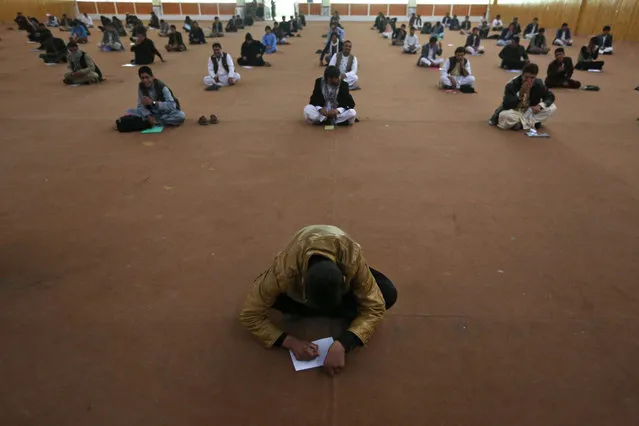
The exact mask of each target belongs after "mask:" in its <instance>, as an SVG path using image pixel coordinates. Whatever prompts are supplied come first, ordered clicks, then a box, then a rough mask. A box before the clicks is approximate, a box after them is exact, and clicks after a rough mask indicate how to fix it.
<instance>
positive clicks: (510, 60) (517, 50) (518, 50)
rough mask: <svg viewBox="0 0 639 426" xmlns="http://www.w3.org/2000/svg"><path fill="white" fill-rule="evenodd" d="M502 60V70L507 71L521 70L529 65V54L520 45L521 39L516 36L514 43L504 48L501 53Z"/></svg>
mask: <svg viewBox="0 0 639 426" xmlns="http://www.w3.org/2000/svg"><path fill="white" fill-rule="evenodd" d="M499 57H500V58H501V65H500V67H501V68H504V69H507V70H520V69H522V68H523V67H524V65H526V64H527V63H528V53H526V49H524V46H522V45H520V44H519V37H517V36H515V37H513V39H512V43H511V44H509V45H507V46H504V48H503V49H501V52H499Z"/></svg>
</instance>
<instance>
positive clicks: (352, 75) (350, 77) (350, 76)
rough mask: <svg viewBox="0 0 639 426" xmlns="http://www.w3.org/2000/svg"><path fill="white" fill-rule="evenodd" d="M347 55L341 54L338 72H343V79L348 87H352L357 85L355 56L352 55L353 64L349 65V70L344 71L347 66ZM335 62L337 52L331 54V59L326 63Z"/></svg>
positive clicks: (333, 63)
mask: <svg viewBox="0 0 639 426" xmlns="http://www.w3.org/2000/svg"><path fill="white" fill-rule="evenodd" d="M349 57H350V55H349V56H342V62H341V63H340V64H339V72H340V74H344V76H345V77H344V81H345V82H346V83H347V84H348V88H349V89H352V88H354V87H355V86H357V80H358V79H359V78H358V77H357V56H353V65H352V66H351V70H350V71H349V72H346V67H347V66H348V58H349ZM336 63H337V53H336V54H334V55H333V57H332V58H331V61H330V62H329V64H328V65H331V66H335V64H336Z"/></svg>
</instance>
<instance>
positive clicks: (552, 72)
mask: <svg viewBox="0 0 639 426" xmlns="http://www.w3.org/2000/svg"><path fill="white" fill-rule="evenodd" d="M563 64H564V69H563V71H559V68H560V67H561V64H559V63H557V61H552V62H551V63H550V64H548V70H547V71H546V86H553V84H552V83H553V82H561V81H564V80H566V79H568V78H570V77H572V73H573V71H574V70H575V67H574V66H573V64H572V58H569V57H568V56H566V57H565V58H564V62H563ZM549 83H550V84H549Z"/></svg>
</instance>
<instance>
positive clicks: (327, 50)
mask: <svg viewBox="0 0 639 426" xmlns="http://www.w3.org/2000/svg"><path fill="white" fill-rule="evenodd" d="M331 44H332V43H331V39H330V38H329V39H328V41H327V42H326V46H324V50H322V55H321V56H320V61H323V60H324V56H326V55H329V56H328V59H329V61H330V59H331V58H332V57H333V55H334V54H336V53H339V52H341V51H342V50H344V43H343V42H342V41H341V40H338V41H337V52H331Z"/></svg>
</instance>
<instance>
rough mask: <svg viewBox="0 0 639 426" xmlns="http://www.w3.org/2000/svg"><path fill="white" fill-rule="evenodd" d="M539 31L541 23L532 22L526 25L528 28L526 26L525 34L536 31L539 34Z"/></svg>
mask: <svg viewBox="0 0 639 426" xmlns="http://www.w3.org/2000/svg"><path fill="white" fill-rule="evenodd" d="M538 32H539V24H533V23H532V22H531V23H530V24H528V25H526V28H524V36H527V35H528V34H530V33H535V34H537V33H538Z"/></svg>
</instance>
